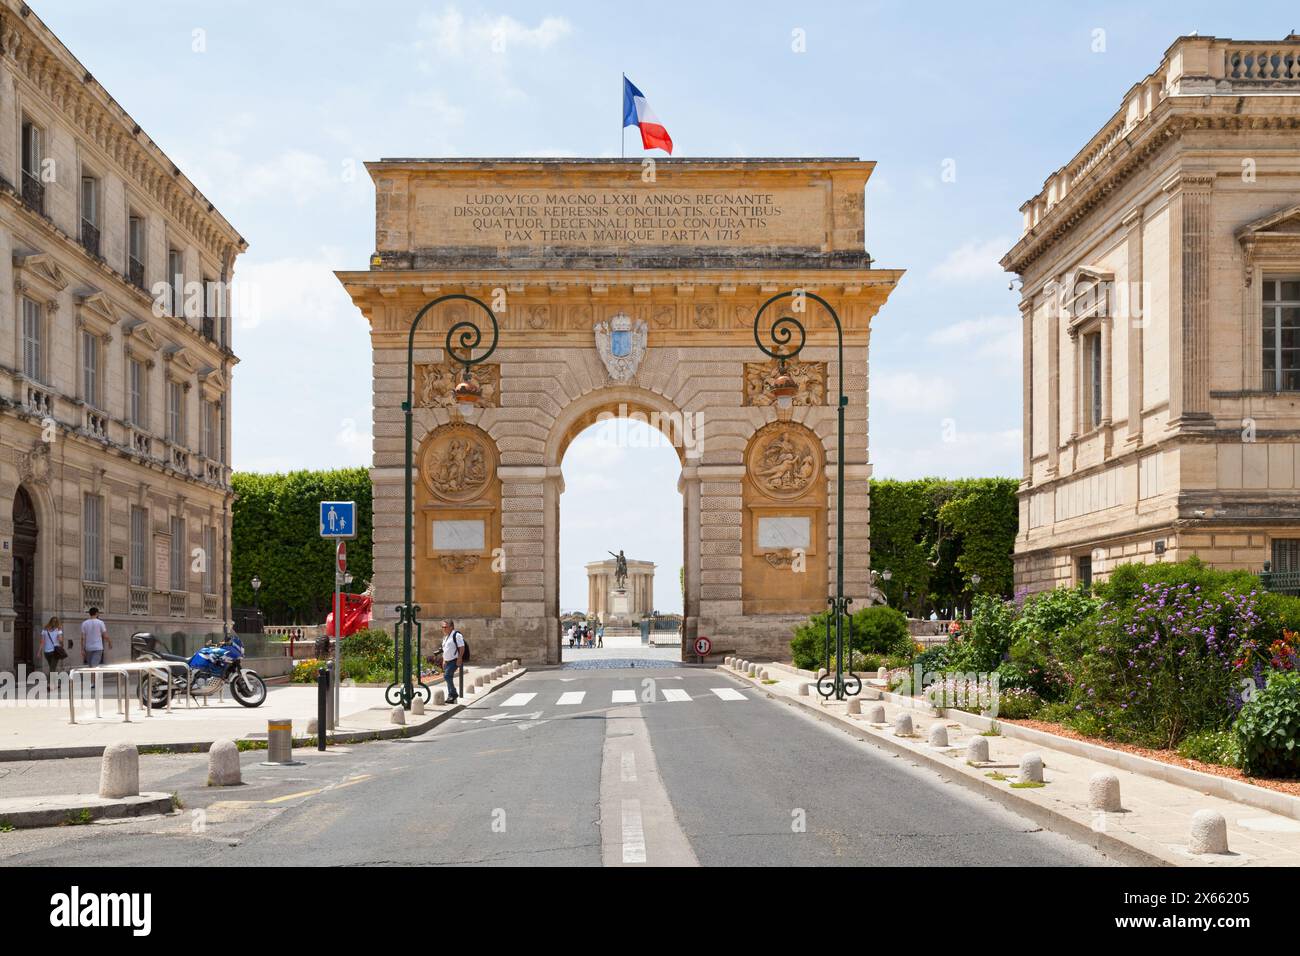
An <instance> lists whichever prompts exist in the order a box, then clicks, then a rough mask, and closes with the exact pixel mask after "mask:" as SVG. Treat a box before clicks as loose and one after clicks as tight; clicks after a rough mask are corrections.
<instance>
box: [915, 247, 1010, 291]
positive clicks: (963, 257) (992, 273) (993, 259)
mask: <svg viewBox="0 0 1300 956" xmlns="http://www.w3.org/2000/svg"><path fill="white" fill-rule="evenodd" d="M1010 248H1011V240H1010V239H1007V238H1004V237H1002V236H999V237H997V238H995V239H986V240H984V241H983V242H980V241H978V240H973V241H971V242H968V243H965V244H964V245H962V246H959V247H958V248H956V249H954V250H953V251H952V252H950V253H948V255H947V257H946V258H944V260H943V261H942V262H940V263H939V264H938V265H936V266H935V267H934V268H933V269H931V270H930V276H931V278H934V279H939V280H941V281H943V282H980V281H984V280H988V279H996V278H998V277H1000V276H1002V275H1004V274H1005V273H1003V271H1002V267H1001V266H1000V265H998V260H1000V259H1001V258H1002V256H1003V255H1005V254H1006V251H1007V250H1008V249H1010Z"/></svg>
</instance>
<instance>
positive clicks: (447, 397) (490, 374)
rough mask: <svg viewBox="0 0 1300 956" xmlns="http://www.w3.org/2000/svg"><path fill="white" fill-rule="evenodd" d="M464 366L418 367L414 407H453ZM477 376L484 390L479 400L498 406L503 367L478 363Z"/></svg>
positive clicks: (454, 364) (436, 363)
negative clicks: (455, 389)
mask: <svg viewBox="0 0 1300 956" xmlns="http://www.w3.org/2000/svg"><path fill="white" fill-rule="evenodd" d="M463 367H464V366H462V365H461V364H460V363H459V362H433V363H431V364H429V365H417V366H415V407H416V408H454V407H455V406H456V398H455V396H454V395H453V393H452V389H453V388H455V386H456V383H457V382H459V381H460V376H461V370H462V368H463ZM474 379H475V380H476V381H477V382H478V383H479V386H480V387H481V388H482V389H483V395H482V397H481V398H480V399H479V403H480V404H483V405H493V406H499V405H500V404H501V399H500V382H501V367H500V366H499V365H488V364H483V365H475V366H474Z"/></svg>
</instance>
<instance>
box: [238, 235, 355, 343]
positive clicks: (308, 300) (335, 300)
mask: <svg viewBox="0 0 1300 956" xmlns="http://www.w3.org/2000/svg"><path fill="white" fill-rule="evenodd" d="M345 261H346V258H345V257H344V255H343V253H342V252H341V251H340V250H338V249H332V248H322V249H321V251H320V253H319V255H318V256H316V257H315V258H310V259H309V258H297V257H291V258H287V259H273V260H271V261H269V262H258V261H257V260H255V259H241V260H240V262H239V264H238V266H237V267H236V269H235V281H234V284H233V285H234V288H233V289H232V292H231V299H232V303H231V305H232V312H233V315H234V320H235V326H236V328H238V329H255V328H257V327H258V326H259V325H261V324H262V323H263V322H270V323H277V324H279V323H295V324H302V325H308V326H310V327H311V328H312V329H313V330H314V332H316V333H320V332H326V331H328V330H329V329H330V327H336V328H337V327H340V326H342V325H345V324H346V325H355V324H357V323H360V324H361V325H362V326H364V325H365V320H364V319H362V318H361V316H360V315H359V314H358V313H357V310H356V307H355V306H354V305H353V304H352V300H351V299H350V298H349V297H348V294H347V292H346V291H344V289H343V286H342V285H341V284H340V283H339V280H338V279H337V278H335V276H334V269H336V268H338V266H339V264H340V263H342V262H345Z"/></svg>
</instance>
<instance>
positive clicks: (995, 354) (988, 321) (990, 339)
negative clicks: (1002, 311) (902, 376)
mask: <svg viewBox="0 0 1300 956" xmlns="http://www.w3.org/2000/svg"><path fill="white" fill-rule="evenodd" d="M925 340H926V342H928V343H929V344H930V345H937V346H949V347H951V346H958V347H960V348H961V349H962V354H963V355H964V356H966V357H967V358H973V359H978V360H987V361H990V362H993V363H995V364H993V365H992V366H991V367H990V369H989V370H990V371H993V372H1002V373H1007V372H1014V373H1015V374H1017V375H1019V374H1020V353H1021V349H1022V347H1023V342H1022V332H1021V328H1020V320H1019V319H1017V318H1012V317H1010V316H1005V315H990V316H981V317H980V318H977V319H963V320H962V321H960V322H954V323H953V324H952V325H945V326H944V327H942V328H939V329H935V330H934V331H933V332H931V333H930V334H929V335H927V336H926V338H925Z"/></svg>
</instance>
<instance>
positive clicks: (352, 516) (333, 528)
mask: <svg viewBox="0 0 1300 956" xmlns="http://www.w3.org/2000/svg"><path fill="white" fill-rule="evenodd" d="M320 536H321V537H322V538H355V537H356V536H357V504H356V502H355V501H322V502H321V503H320Z"/></svg>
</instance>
